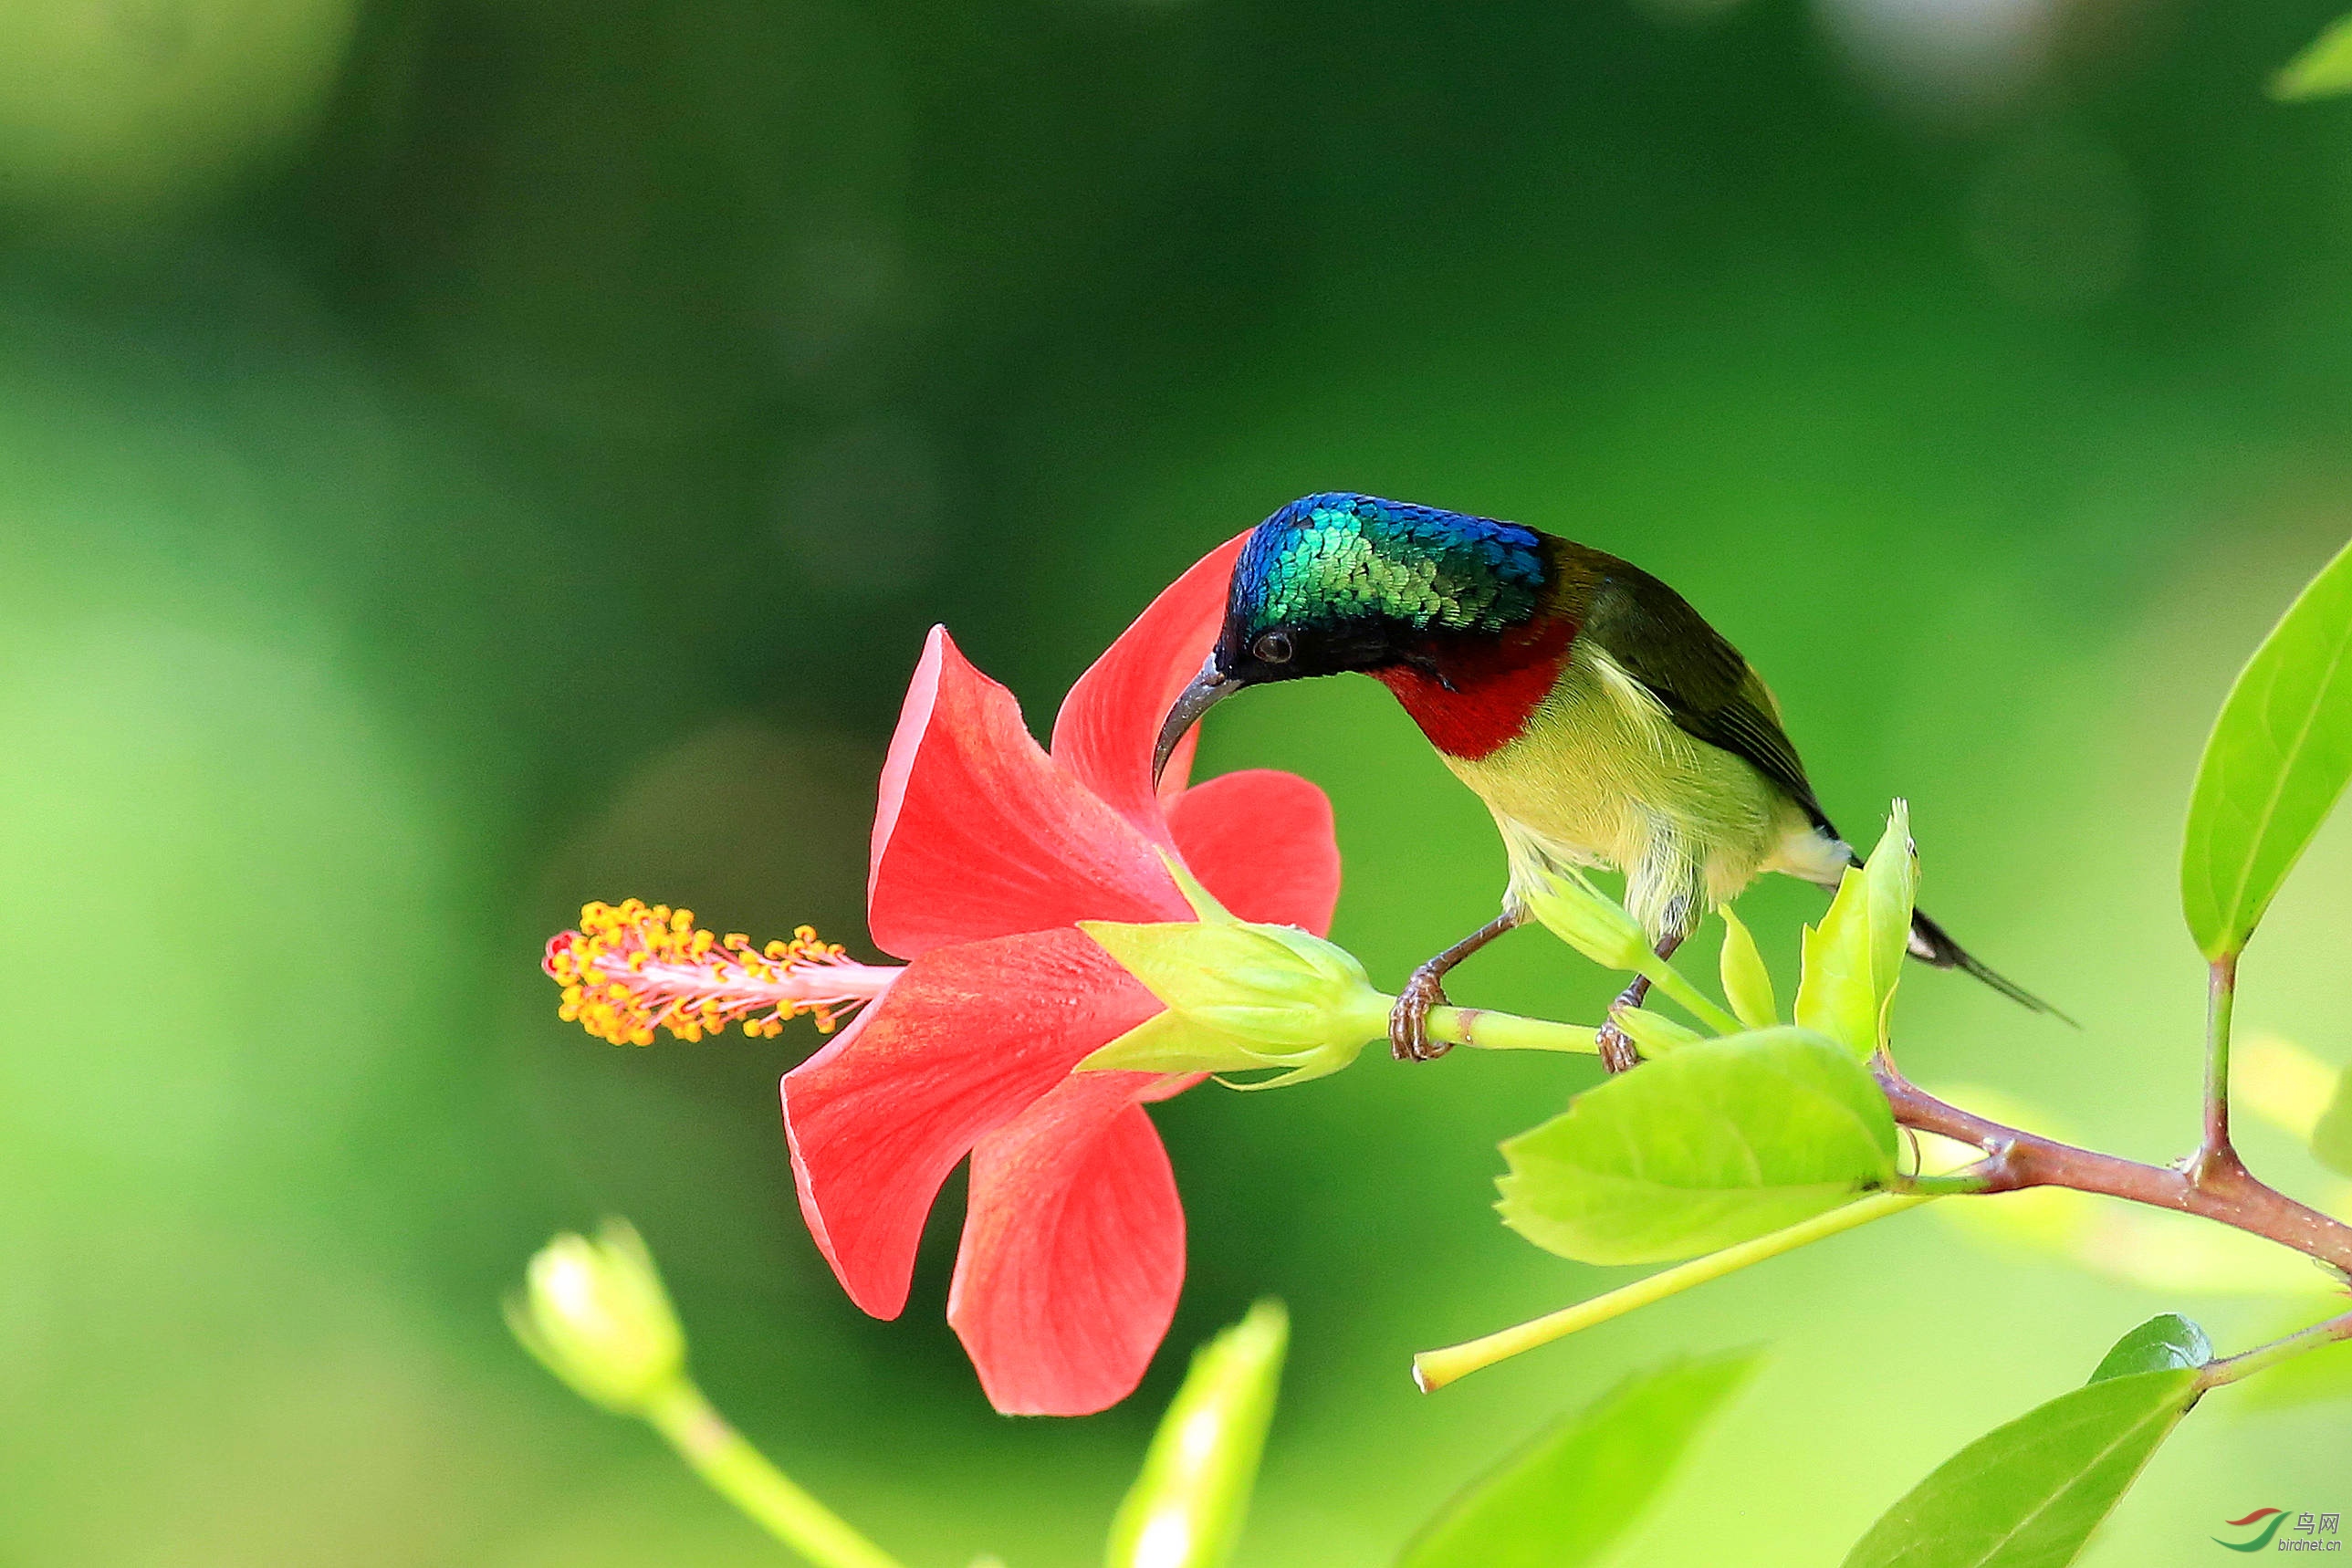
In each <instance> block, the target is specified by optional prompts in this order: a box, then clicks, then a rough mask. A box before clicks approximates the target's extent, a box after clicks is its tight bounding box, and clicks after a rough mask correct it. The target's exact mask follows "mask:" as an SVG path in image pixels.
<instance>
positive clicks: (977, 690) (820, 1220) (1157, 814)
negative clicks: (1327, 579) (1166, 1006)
mask: <svg viewBox="0 0 2352 1568" xmlns="http://www.w3.org/2000/svg"><path fill="white" fill-rule="evenodd" d="M1241 543H1242V541H1241V540H1240V539H1238V538H1237V539H1234V540H1233V541H1231V542H1228V543H1226V544H1224V545H1223V546H1222V547H1220V548H1219V549H1218V550H1216V551H1214V552H1212V553H1211V554H1210V555H1208V556H1207V557H1206V558H1204V559H1203V560H1202V561H1201V562H1200V563H1198V564H1196V565H1195V566H1193V567H1192V570H1191V571H1189V572H1187V573H1186V574H1184V575H1183V576H1182V577H1181V578H1180V579H1179V580H1178V581H1177V582H1176V583H1175V584H1173V585H1171V587H1170V588H1169V589H1168V590H1167V591H1166V592H1164V593H1162V594H1161V595H1160V597H1159V598H1158V599H1156V600H1154V601H1153V602H1152V604H1151V605H1150V608H1148V609H1146V610H1145V611H1144V613H1143V614H1142V616H1140V617H1139V618H1138V619H1137V621H1136V622H1135V624H1134V625H1133V626H1130V627H1129V628H1128V630H1127V631H1126V633H1125V634H1124V635H1123V636H1121V637H1119V639H1118V641H1117V642H1116V643H1114V644H1113V645H1112V646H1111V647H1110V649H1109V651H1108V652H1107V653H1105V654H1104V655H1103V657H1102V658H1100V659H1098V660H1097V661H1096V663H1095V665H1094V667H1093V668H1090V669H1088V670H1087V673H1086V674H1085V675H1084V676H1083V677H1081V678H1080V679H1079V681H1078V683H1077V685H1076V686H1075V687H1073V688H1072V689H1071V690H1070V694H1069V697H1068V699H1067V700H1066V701H1065V702H1064V703H1063V705H1062V711H1061V714H1060V716H1059V717H1058V718H1057V719H1056V720H1055V725H1054V742H1053V749H1052V751H1051V752H1045V751H1043V750H1040V749H1039V747H1038V745H1037V743H1036V742H1035V741H1034V740H1033V739H1031V738H1030V735H1029V731H1028V730H1027V729H1026V728H1025V727H1024V724H1023V722H1022V720H1021V711H1020V708H1019V706H1018V705H1017V704H1016V703H1015V702H1014V701H1013V695H1012V693H1010V692H1009V691H1007V690H1006V689H1004V688H1003V687H1002V686H1000V685H998V684H997V683H995V682H994V681H992V680H990V679H988V678H987V677H985V676H983V675H982V674H981V673H980V672H979V671H978V670H977V669H975V668H972V666H971V664H970V663H969V662H967V661H966V660H965V658H963V656H962V655H961V653H960V652H959V651H958V650H957V648H956V647H955V644H954V643H953V642H951V641H950V639H949V637H948V636H947V633H946V632H945V631H944V630H943V629H934V630H933V631H932V633H931V636H930V640H929V643H928V644H927V645H926V646H925V647H924V650H923V658H922V662H921V663H920V664H919V665H918V666H917V667H916V670H915V678H914V680H913V683H912V684H911V685H910V686H909V687H908V692H907V701H906V706H905V708H904V710H902V712H901V713H900V716H899V720H898V733H897V734H896V736H895V737H894V738H893V739H892V741H891V743H890V752H889V757H888V760H887V762H886V763H884V765H883V770H882V784H881V800H880V805H879V809H878V810H877V813H876V815H875V819H874V847H873V860H872V868H871V875H870V880H869V883H868V887H867V899H866V908H867V921H868V925H869V928H870V930H871V931H872V933H873V937H874V941H875V942H876V943H877V944H878V945H879V946H881V947H882V948H884V949H885V950H887V951H888V952H892V953H895V954H897V955H898V956H899V957H901V958H905V959H908V960H910V961H911V962H910V963H908V966H907V967H906V969H905V970H903V971H901V972H899V973H898V975H897V977H896V978H895V979H894V980H892V981H891V982H890V984H888V985H887V988H885V989H883V990H882V991H881V994H880V995H879V998H878V999H877V1000H875V1001H873V1002H872V1003H871V1004H870V1005H868V1006H867V1008H866V1011H865V1012H863V1013H862V1014H860V1015H859V1016H858V1017H857V1019H856V1022H855V1023H854V1024H852V1025H851V1026H849V1027H848V1028H847V1029H845V1031H844V1032H843V1033H842V1034H841V1035H840V1036H839V1037H837V1038H836V1039H835V1040H834V1041H833V1042H832V1043H831V1044H829V1045H827V1046H826V1047H825V1048H824V1049H823V1050H821V1051H819V1052H818V1053H817V1054H816V1055H815V1056H814V1057H812V1058H809V1059H808V1060H807V1061H805V1062H803V1063H802V1064H801V1065H800V1066H799V1067H797V1068H793V1070H792V1071H791V1072H789V1073H787V1074H785V1075H784V1080H783V1108H784V1131H785V1134H786V1136H787V1137H788V1139H789V1140H790V1142H791V1144H792V1154H793V1176H794V1178H795V1180H796V1182H797V1184H798V1186H799V1189H800V1200H801V1212H802V1213H803V1214H804V1215H806V1216H807V1218H808V1224H809V1229H810V1231H811V1232H812V1233H813V1234H814V1236H815V1237H816V1242H817V1246H818V1247H820V1248H821V1249H823V1251H824V1256H825V1258H826V1259H827V1261H829V1262H830V1263H831V1264H832V1265H833V1269H834V1272H835V1274H836V1275H837V1276H839V1278H840V1279H841V1283H842V1287H843V1289H846V1290H847V1291H848V1292H849V1296H850V1299H851V1300H854V1301H856V1303H857V1304H858V1305H859V1306H860V1307H863V1308H864V1309H865V1310H866V1311H868V1312H871V1313H873V1314H874V1315H875V1316H876V1317H879V1318H895V1317H897V1316H898V1313H899V1312H900V1311H901V1310H904V1308H905V1306H906V1302H907V1289H908V1280H909V1279H910V1277H911V1275H912V1273H913V1269H914V1262H915V1249H916V1244H917V1242H918V1240H919V1238H920V1236H921V1233H922V1228H923V1222H924V1219H925V1217H926V1216H927V1215H929V1212H930V1208H931V1205H932V1202H933V1201H934V1200H935V1199H936V1198H937V1196H938V1194H939V1190H940V1184H942V1183H943V1182H944V1181H945V1180H946V1179H947V1176H948V1174H949V1173H950V1172H951V1171H952V1170H953V1169H954V1168H955V1166H956V1164H957V1163H958V1162H959V1161H961V1160H962V1159H963V1158H964V1157H965V1156H966V1155H970V1156H971V1200H970V1205H969V1207H968V1210H967V1213H966V1215H965V1219H964V1228H963V1239H962V1242H961V1247H959V1249H958V1252H957V1255H956V1267H955V1279H954V1282H953V1285H952V1286H951V1288H950V1293H949V1298H948V1321H949V1322H950V1323H951V1324H952V1325H953V1326H954V1328H955V1331H956V1333H957V1335H958V1336H959V1337H960V1338H961V1340H962V1341H963V1344H964V1348H965V1350H966V1352H968V1353H969V1354H970V1355H971V1361H972V1365H973V1367H974V1368H975V1369H976V1370H977V1371H978V1372H979V1374H980V1381H981V1385H982V1388H983V1389H984V1390H985V1391H986V1393H987V1394H988V1397H989V1400H990V1402H991V1403H992V1404H993V1405H995V1406H996V1408H997V1409H999V1410H1002V1411H1004V1412H1006V1413H1008V1414H1018V1415H1086V1414H1088V1413H1090V1412H1093V1411H1097V1410H1100V1409H1103V1408H1105V1407H1107V1406H1108V1405H1114V1404H1116V1403H1118V1401H1119V1400H1120V1399H1122V1398H1124V1397H1125V1396H1126V1395H1127V1394H1129V1392H1130V1391H1132V1390H1133V1389H1134V1387H1135V1385H1136V1384H1137V1382H1138V1381H1139V1380H1140V1378H1141V1377H1142V1375H1143V1371H1144V1368H1145V1366H1146V1365H1147V1364H1148V1363H1150V1359H1151V1355H1152V1352H1154V1351H1155V1350H1156V1349H1157V1348H1158V1347H1159V1344H1160V1339H1161V1337H1162V1336H1163V1335H1164V1334H1165V1333H1166V1332H1167V1330H1168V1322H1169V1320H1170V1318H1171V1316H1172V1314H1173V1313H1174V1311H1175V1308H1176V1297H1177V1293H1178V1291H1179V1289H1180V1288H1181V1285H1182V1283H1183V1276H1184V1211H1183V1207H1182V1205H1181V1204H1180V1203H1179V1201H1178V1199H1177V1195H1176V1184H1175V1178H1174V1176H1173V1174H1172V1173H1171V1171H1170V1169H1169V1163H1168V1155H1167V1152H1166V1150H1165V1149H1164V1148H1163V1147H1162V1146H1161V1144H1160V1136H1159V1134H1158V1132H1157V1131H1154V1130H1153V1128H1152V1125H1151V1121H1150V1117H1149V1116H1147V1115H1146V1114H1145V1113H1144V1110H1143V1106H1144V1105H1145V1104H1146V1103H1148V1102H1150V1101H1151V1100H1163V1099H1166V1098H1167V1097H1168V1096H1170V1095H1171V1094H1177V1093H1181V1091H1182V1090H1184V1089H1188V1088H1190V1087H1192V1084H1194V1083H1196V1082H1198V1081H1199V1080H1198V1079H1197V1078H1190V1077H1181V1076H1163V1075H1159V1074H1153V1073H1123V1072H1093V1073H1075V1074H1074V1073H1073V1072H1072V1071H1071V1069H1072V1068H1073V1067H1075V1066H1076V1063H1077V1062H1078V1061H1079V1060H1080V1058H1084V1057H1085V1056H1087V1054H1088V1053H1089V1052H1091V1051H1093V1050H1095V1049H1096V1048H1097V1047H1100V1046H1103V1045H1106V1044H1108V1042H1109V1041H1111V1040H1112V1039H1115V1038H1117V1037H1118V1036H1119V1035H1121V1034H1124V1033H1125V1032H1126V1031H1127V1030H1129V1029H1130V1028H1132V1027H1134V1026H1136V1025H1138V1024H1139V1023H1141V1022H1143V1021H1144V1020H1145V1019H1146V1018H1148V1017H1150V1016H1152V1015H1153V1014H1154V1013H1156V1012H1158V1011H1159V1010H1160V1004H1159V1003H1158V1002H1157V1001H1155V1000H1154V999H1153V998H1152V996H1151V994H1150V993H1149V992H1147V991H1145V990H1144V989H1143V987H1142V986H1141V985H1139V984H1137V983H1136V982H1135V981H1134V979H1132V978H1131V977H1130V976H1129V974H1128V973H1127V972H1126V971H1125V970H1123V969H1121V968H1120V967H1119V966H1118V964H1117V963H1114V962H1113V961H1112V960H1111V959H1110V957H1109V956H1108V954H1107V953H1105V952H1103V951H1102V949H1100V948H1099V947H1097V946H1096V945H1095V943H1094V942H1092V941H1091V940H1089V939H1088V938H1087V936H1086V935H1085V934H1084V933H1082V932H1080V931H1078V930H1077V929H1076V925H1075V922H1076V921H1080V920H1108V921H1186V920H1191V919H1192V918H1194V917H1193V913H1192V910H1191V908H1190V907H1189V906H1188V905H1187V904H1186V903H1185V901H1184V899H1183V897H1182V896H1181V894H1180V893H1179V891H1178V890H1177V888H1176V885H1175V881H1174V879H1172V878H1171V875H1170V874H1169V870H1168V867H1167V864H1166V862H1165V860H1164V859H1163V858H1162V855H1163V853H1164V852H1165V853H1172V854H1174V855H1176V856H1178V857H1181V859H1182V861H1183V863H1184V864H1185V865H1186V867H1187V868H1189V869H1190V870H1191V872H1192V875H1194V876H1195V877H1197V878H1199V879H1201V881H1202V884H1203V885H1205V886H1206V887H1207V888H1208V889H1209V890H1210V891H1211V892H1213V893H1214V894H1215V895H1216V896H1217V898H1218V899H1219V900H1222V901H1223V903H1224V904H1225V906H1226V907H1227V908H1228V909H1230V910H1233V911H1234V913H1235V914H1237V915H1240V916H1241V917H1242V918H1244V919H1245V920H1253V921H1267V922H1277V923H1284V924H1290V925H1297V926H1303V927H1305V928H1307V930H1309V931H1314V932H1316V933H1317V934H1318V935H1319V934H1321V933H1323V932H1324V931H1327V930H1328V928H1329V925H1330V919H1331V908H1332V905H1333V903H1334V901H1335V900H1337V898H1338V894H1339V848H1338V846H1337V844H1336V843H1335V842H1334V840H1333V837H1332V833H1331V808H1330V804H1329V802H1328V801H1327V800H1326V799H1325V798H1324V795H1323V792H1322V791H1321V790H1319V789H1318V788H1317V787H1316V786H1315V785H1313V784H1309V783H1307V781H1306V780H1305V779H1302V778H1299V777H1297V776H1296V775H1294V774H1290V773H1273V772H1266V771H1263V770H1257V771H1251V772H1244V773H1227V774H1225V775H1223V777H1220V778H1214V779H1211V780H1209V781H1208V782H1207V783H1205V784H1199V785H1197V786H1194V787H1192V788H1184V787H1182V786H1181V780H1182V779H1183V778H1184V777H1185V776H1186V773H1188V771H1189V763H1190V742H1187V745H1186V747H1185V748H1184V750H1183V751H1182V752H1180V754H1179V755H1178V757H1177V758H1176V759H1175V760H1174V761H1173V762H1172V763H1171V765H1170V767H1169V769H1168V773H1167V778H1168V779H1169V780H1170V781H1171V783H1170V784H1169V786H1168V787H1165V788H1160V787H1155V786H1154V784H1153V783H1152V778H1151V752H1152V746H1153V742H1154V741H1155V740H1156V739H1157V736H1158V731H1159V727H1160V719H1161V716H1162V715H1164V714H1165V713H1166V712H1167V711H1168V709H1169V706H1170V705H1171V703H1172V702H1173V701H1174V700H1175V699H1176V696H1177V694H1178V693H1179V692H1180V691H1181V690H1182V689H1183V688H1184V686H1185V684H1186V683H1187V682H1188V681H1190V680H1191V679H1192V677H1193V675H1194V674H1195V673H1196V672H1197V671H1198V670H1199V669H1200V668H1201V663H1202V659H1203V658H1206V657H1207V654H1208V651H1209V647H1210V645H1211V644H1212V643H1213V641H1214V640H1215V637H1216V634H1217V626H1218V623H1219V620H1220V619H1221V617H1222V616H1223V610H1224V599H1225V584H1226V583H1227V582H1228V580H1229V579H1230V576H1231V573H1232V566H1233V561H1234V555H1235V554H1236V553H1237V552H1239V550H1240V548H1241Z"/></svg>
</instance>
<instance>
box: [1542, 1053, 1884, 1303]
mask: <svg viewBox="0 0 2352 1568" xmlns="http://www.w3.org/2000/svg"><path fill="white" fill-rule="evenodd" d="M1503 1154H1504V1157H1505V1158H1506V1159H1507V1161H1508V1162H1509V1163H1510V1167H1511V1170H1510V1173H1509V1174H1508V1175H1507V1176H1505V1177H1504V1178H1503V1179H1502V1180H1501V1182H1500V1183H1498V1185H1499V1186H1500V1187H1501V1189H1502V1194H1503V1201H1502V1203H1501V1205H1500V1207H1501V1209H1502V1213H1503V1219H1504V1222H1505V1223H1506V1224H1507V1225H1508V1226H1511V1228H1513V1229H1514V1230H1517V1232H1518V1233H1519V1234H1520V1235H1522V1236H1524V1237H1527V1238H1528V1240H1529V1241H1532V1242H1534V1243H1535V1244H1536V1245H1537V1246H1538V1247H1544V1248H1545V1249H1547V1250H1549V1251H1552V1252H1557V1253H1559V1255H1560V1256H1562V1257H1564V1258H1576V1259H1579V1260H1580V1261H1582V1262H1586V1263H1658V1262H1664V1261H1666V1260H1668V1259H1671V1258H1688V1257H1692V1256H1694V1255H1695V1254H1697V1253H1701V1252H1709V1251H1713V1250H1714V1249H1716V1248H1717V1247H1729V1246H1732V1245H1734V1244H1735V1243H1738V1242H1742V1241H1746V1240H1748V1239H1750V1238H1751V1237H1759V1236H1762V1235H1764V1234H1766V1233H1767V1232H1769V1231H1773V1230H1778V1229H1780V1227H1781V1226H1789V1225H1794V1224H1795V1223H1796V1222H1798V1221H1799V1220H1801V1219H1807V1218H1810V1217H1811V1216H1812V1215H1817V1214H1821V1213H1822V1212H1823V1211H1825V1210H1828V1209H1832V1208H1835V1207H1836V1206H1837V1205H1840V1204H1843V1203H1845V1202H1847V1201H1848V1200H1850V1199H1852V1198H1853V1196H1855V1195H1856V1194H1860V1193H1864V1192H1867V1191H1869V1190H1871V1189H1872V1188H1874V1187H1879V1186H1883V1185H1885V1184H1887V1183H1888V1182H1891V1181H1892V1180H1893V1179H1894V1176H1895V1121H1894V1118H1893V1116H1892V1115H1891V1114H1890V1113H1889V1112H1888V1110H1887V1107H1886V1099H1885V1095H1883V1094H1881V1093H1880V1092H1879V1089H1878V1086H1877V1085H1876V1084H1875V1083H1874V1082H1873V1081H1872V1079H1871V1077H1870V1074H1869V1073H1868V1072H1867V1071H1866V1070H1864V1068H1863V1066H1862V1064H1861V1063H1859V1062H1857V1061H1856V1060H1855V1059H1854V1058H1853V1056H1852V1055H1851V1054H1850V1053H1848V1052H1847V1051H1846V1050H1845V1049H1844V1048H1843V1047H1840V1046H1839V1045H1838V1044H1836V1043H1835V1042H1834V1041H1831V1040H1827V1039H1824V1038H1822V1037H1821V1036H1819V1035H1816V1034H1813V1033H1811V1032H1809V1031H1807V1030H1803V1029H1791V1028H1778V1029H1763V1030H1759V1031H1757V1032H1755V1033H1753V1034H1745V1035H1732V1036H1729V1037H1726V1038H1723V1039H1717V1040H1706V1041H1702V1042H1700V1043H1698V1044H1696V1045H1687V1046H1685V1047H1682V1048H1681V1049H1679V1050H1676V1051H1675V1052H1673V1053H1672V1054H1671V1055H1668V1056H1664V1057H1661V1058H1658V1059H1657V1060H1656V1061H1654V1062H1650V1063H1647V1064H1645V1065H1643V1067H1642V1068H1639V1069H1637V1070H1635V1071H1633V1072H1629V1073H1621V1074H1619V1075H1618V1076H1617V1077H1615V1078H1612V1079H1609V1080H1608V1081H1606V1082H1605V1083H1602V1084H1600V1085H1598V1086H1597V1087H1595V1088H1592V1089H1587V1090H1586V1091H1585V1092H1584V1093H1582V1094H1580V1095H1579V1096H1578V1097H1577V1098H1576V1100H1575V1102H1574V1103H1573V1104H1572V1105H1570V1107H1569V1110H1568V1111H1567V1113H1566V1114H1565V1115H1562V1116H1559V1117H1555V1118H1554V1119H1552V1120H1551V1121H1548V1122H1546V1123H1545V1124H1544V1125H1542V1126H1541V1127H1538V1128H1536V1129H1534V1130H1533V1131H1528V1132H1524V1133H1521V1134H1520V1135H1519V1136H1518V1137H1517V1138H1514V1139H1512V1140H1510V1142H1507V1143H1505V1144H1504V1145H1503Z"/></svg>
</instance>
